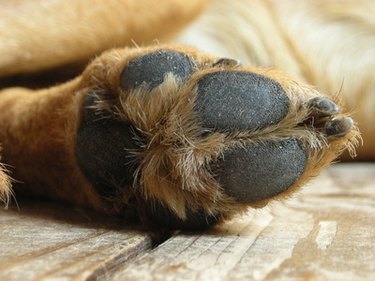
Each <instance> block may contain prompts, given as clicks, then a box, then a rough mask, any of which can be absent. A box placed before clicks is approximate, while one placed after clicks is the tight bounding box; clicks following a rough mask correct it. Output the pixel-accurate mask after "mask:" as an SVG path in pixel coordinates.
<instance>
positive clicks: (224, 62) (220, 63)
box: [212, 58, 241, 67]
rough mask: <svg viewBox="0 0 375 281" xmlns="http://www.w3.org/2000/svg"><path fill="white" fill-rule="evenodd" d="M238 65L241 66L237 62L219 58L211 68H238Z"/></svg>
mask: <svg viewBox="0 0 375 281" xmlns="http://www.w3.org/2000/svg"><path fill="white" fill-rule="evenodd" d="M240 65H241V62H240V61H239V60H236V59H229V58H220V59H218V60H217V61H215V62H214V63H213V64H212V66H213V67H217V66H227V67H235V66H240Z"/></svg>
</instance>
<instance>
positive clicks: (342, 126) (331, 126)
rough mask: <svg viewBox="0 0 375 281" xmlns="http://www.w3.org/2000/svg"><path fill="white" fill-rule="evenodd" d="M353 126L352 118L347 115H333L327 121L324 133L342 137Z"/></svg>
mask: <svg viewBox="0 0 375 281" xmlns="http://www.w3.org/2000/svg"><path fill="white" fill-rule="evenodd" d="M352 128H353V120H352V118H349V117H334V118H331V119H329V120H328V121H327V123H326V125H325V133H326V134H327V135H328V136H334V137H344V136H345V135H347V134H348V133H349V132H350V131H351V130H352Z"/></svg>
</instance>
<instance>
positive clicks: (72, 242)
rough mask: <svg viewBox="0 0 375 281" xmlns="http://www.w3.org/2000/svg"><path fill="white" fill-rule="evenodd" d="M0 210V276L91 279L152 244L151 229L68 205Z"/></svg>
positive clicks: (46, 205) (37, 205)
mask: <svg viewBox="0 0 375 281" xmlns="http://www.w3.org/2000/svg"><path fill="white" fill-rule="evenodd" d="M19 205H20V208H21V210H20V211H17V210H14V209H11V210H8V211H5V210H0V280H87V279H89V280H94V279H97V278H98V277H105V276H106V275H107V274H109V272H111V270H114V269H115V268H116V267H117V266H118V265H119V264H121V263H123V262H124V261H126V260H128V259H129V258H132V257H134V256H136V255H137V254H139V253H141V252H144V251H147V250H149V249H150V248H151V247H152V243H151V235H150V233H147V232H142V231H137V230H135V229H131V228H121V227H119V225H121V222H120V221H118V220H116V219H113V218H108V217H106V216H102V215H98V214H95V213H91V212H89V211H87V210H82V209H79V208H75V207H72V206H63V205H57V204H53V203H40V202H39V203H37V202H33V203H25V202H19Z"/></svg>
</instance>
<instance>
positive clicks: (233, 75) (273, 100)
mask: <svg viewBox="0 0 375 281" xmlns="http://www.w3.org/2000/svg"><path fill="white" fill-rule="evenodd" d="M288 108H289V99H288V96H287V95H286V94H285V92H284V90H283V89H282V88H281V86H280V85H279V84H278V83H277V82H275V81H273V80H271V79H269V78H267V77H265V76H262V75H259V74H255V73H247V72H241V71H221V72H215V73H212V74H209V75H207V76H205V77H203V78H202V79H201V80H200V81H199V82H198V95H197V100H196V106H195V110H196V112H197V113H198V116H199V118H200V120H201V122H202V123H203V124H202V125H203V126H204V127H206V128H210V129H216V130H233V129H239V130H256V129H262V128H265V127H267V126H270V125H272V124H275V123H278V122H279V121H281V120H282V119H283V118H284V117H285V116H286V114H287V113H288Z"/></svg>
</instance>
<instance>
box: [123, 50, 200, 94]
mask: <svg viewBox="0 0 375 281" xmlns="http://www.w3.org/2000/svg"><path fill="white" fill-rule="evenodd" d="M193 71H194V66H193V63H192V61H191V59H190V58H189V57H188V56H187V55H185V54H183V53H180V52H176V51H167V50H162V51H156V52H153V53H149V54H147V55H144V56H141V57H138V58H136V59H133V60H131V61H130V62H129V64H128V65H127V66H126V67H125V69H124V70H123V72H122V74H121V82H120V83H121V86H122V87H123V88H124V89H125V90H131V89H134V88H137V87H139V86H141V85H145V86H146V87H147V88H148V89H152V88H155V87H157V86H158V85H160V84H161V83H163V81H164V78H165V75H167V74H168V73H172V74H173V75H175V77H177V78H178V79H180V80H181V81H183V80H186V79H187V78H188V77H189V76H190V75H191V74H192V73H193Z"/></svg>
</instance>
